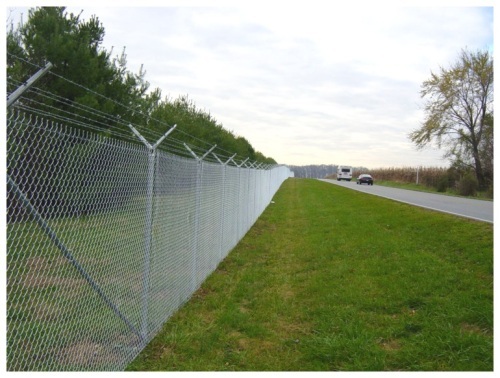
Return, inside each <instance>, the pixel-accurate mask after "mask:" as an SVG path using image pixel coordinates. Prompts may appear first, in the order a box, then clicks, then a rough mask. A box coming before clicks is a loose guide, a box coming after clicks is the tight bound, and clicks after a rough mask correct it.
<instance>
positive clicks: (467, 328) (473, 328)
mask: <svg viewBox="0 0 500 378" xmlns="http://www.w3.org/2000/svg"><path fill="white" fill-rule="evenodd" d="M460 331H461V332H462V333H474V334H476V335H488V334H490V333H491V332H490V331H489V330H488V329H483V328H481V327H479V326H478V325H476V324H469V323H462V324H460Z"/></svg>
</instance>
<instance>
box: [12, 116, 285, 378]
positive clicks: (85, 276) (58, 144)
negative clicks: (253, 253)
mask: <svg viewBox="0 0 500 378" xmlns="http://www.w3.org/2000/svg"><path fill="white" fill-rule="evenodd" d="M7 138H8V139H7V369H8V370H9V371H59V370H64V371H70V370H115V371H116V370H123V369H124V368H125V367H126V366H127V364H128V363H129V362H130V361H132V360H133V359H134V358H135V357H136V355H137V354H138V353H139V352H140V351H141V350H142V349H143V348H144V347H145V346H146V344H147V343H148V342H149V341H150V340H151V339H152V338H153V337H154V336H155V334H156V333H157V332H158V331H159V330H160V328H161V327H162V325H163V324H164V323H165V321H166V320H167V319H168V318H169V317H170V316H171V315H172V314H173V313H174V312H175V311H176V310H177V309H178V308H179V307H180V306H181V305H182V304H183V303H184V302H186V301H187V300H188V299H189V297H190V296H191V295H192V294H193V292H194V291H195V290H197V288H198V287H199V286H200V285H201V284H202V282H203V281H204V280H205V279H206V277H207V276H208V275H209V274H211V272H213V271H214V270H215V268H216V267H217V265H218V264H219V262H220V261H221V260H222V259H224V258H225V256H226V255H227V254H228V253H229V251H230V250H231V249H232V248H233V247H234V246H235V245H236V244H237V243H238V242H239V240H240V239H241V238H242V237H243V236H244V235H245V233H246V232H247V231H248V230H249V228H250V227H251V226H252V224H253V223H254V222H255V221H256V220H257V218H258V216H259V215H260V214H261V213H262V211H263V210H264V209H265V208H266V206H267V205H268V204H269V203H270V201H271V199H272V197H273V195H274V194H275V192H276V191H277V190H278V188H279V187H280V185H281V184H282V182H283V181H284V180H285V179H286V178H287V177H289V175H290V171H289V169H288V167H286V166H276V167H274V168H272V169H267V170H259V169H253V168H238V167H234V166H229V165H227V164H215V163H209V162H204V161H202V160H200V159H188V158H185V157H180V156H176V155H173V154H170V153H167V152H165V151H160V150H156V151H152V150H151V149H148V148H147V146H143V145H140V144H134V143H131V142H128V141H122V140H118V139H117V138H106V137H104V136H101V135H99V134H96V133H92V132H89V131H82V130H80V129H76V128H72V127H69V126H64V125H60V124H55V123H53V122H48V121H45V120H43V119H41V118H35V117H30V116H27V115H25V114H24V113H21V112H10V113H8V115H7Z"/></svg>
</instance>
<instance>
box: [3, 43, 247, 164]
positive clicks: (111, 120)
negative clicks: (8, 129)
mask: <svg viewBox="0 0 500 378" xmlns="http://www.w3.org/2000/svg"><path fill="white" fill-rule="evenodd" d="M7 54H8V55H9V56H10V57H12V58H14V59H17V60H19V61H22V62H24V63H26V64H28V65H31V66H33V68H35V69H37V70H39V69H41V68H42V67H41V66H39V65H37V64H35V63H33V62H30V61H28V60H26V59H24V58H22V57H19V56H17V55H15V54H12V53H9V52H7ZM47 74H48V75H52V76H54V77H57V78H59V79H61V80H64V81H65V82H67V83H69V84H71V85H75V86H77V87H79V88H81V89H83V90H84V91H86V92H88V93H91V94H93V95H95V96H98V97H99V98H102V99H104V100H106V101H109V102H111V103H113V104H115V105H117V106H119V107H120V108H123V109H125V110H126V111H128V112H130V110H131V107H130V105H125V104H122V103H120V102H118V101H116V100H115V99H113V98H110V97H108V96H105V95H103V94H101V93H99V92H96V91H95V90H92V89H90V88H87V87H85V86H83V85H81V84H79V83H77V82H75V81H73V80H70V79H68V78H66V77H64V76H62V75H59V74H57V73H55V72H53V71H48V73H47ZM8 82H9V83H10V84H11V85H17V86H20V85H22V84H24V83H23V82H21V81H16V80H14V79H12V78H9V79H8ZM27 92H28V93H29V92H31V93H34V94H36V95H39V96H42V97H45V98H47V99H51V100H53V101H57V102H60V103H62V104H65V105H66V106H68V107H71V108H73V109H75V110H79V111H81V112H83V113H85V114H86V116H84V115H82V114H78V113H73V112H69V111H65V110H63V109H61V108H58V107H54V106H50V105H48V104H45V103H42V102H39V101H38V102H37V101H36V100H34V99H31V98H27V97H26V96H23V99H24V100H28V101H31V102H33V103H37V104H38V106H40V107H43V106H45V107H47V108H52V109H53V111H54V112H57V113H65V114H66V115H67V116H66V117H65V116H63V115H61V114H54V113H51V112H48V111H42V110H41V109H37V108H36V107H33V106H31V107H30V106H28V105H27V104H21V103H20V102H18V103H17V104H16V105H15V106H16V107H18V108H23V109H25V110H29V111H32V112H36V111H39V112H40V114H41V115H44V116H46V117H52V118H57V119H58V120H60V121H62V122H63V121H64V122H69V123H72V124H74V125H77V126H79V127H86V128H89V129H93V130H95V131H97V132H107V133H109V134H111V135H114V136H116V137H121V138H126V139H127V140H130V141H133V142H137V138H136V137H135V136H134V135H133V134H132V133H131V132H130V128H129V125H131V126H133V127H134V128H135V129H136V130H138V131H139V132H140V133H141V135H143V136H144V137H145V138H146V140H151V141H153V143H154V141H156V140H158V139H160V138H161V137H162V136H163V133H161V132H159V131H156V130H153V129H151V128H148V127H145V126H143V125H141V124H137V123H134V122H131V121H128V120H125V119H122V118H121V117H120V116H115V115H112V114H109V113H105V112H102V111H99V110H97V109H95V108H92V107H89V106H86V105H84V104H80V103H76V102H74V101H71V100H69V99H67V98H64V97H61V96H59V95H57V94H54V93H52V92H49V91H46V90H43V89H41V88H38V87H36V86H33V87H31V88H30V89H29V90H28V91H27ZM135 112H137V114H138V115H140V116H142V117H143V118H144V119H145V120H146V122H145V123H146V124H148V123H149V122H150V121H154V122H156V123H157V124H158V125H159V126H162V127H165V128H167V129H170V128H172V127H173V126H172V125H170V124H168V123H167V122H165V121H163V120H159V119H157V118H154V117H152V116H151V115H150V114H145V113H144V112H143V111H142V110H141V109H140V107H139V106H137V107H135V108H133V109H132V114H133V115H135ZM75 118H79V120H78V119H75ZM83 120H86V121H87V122H89V123H91V124H87V123H85V122H83ZM104 121H106V122H104ZM99 125H101V126H99ZM116 125H121V127H118V126H116ZM175 133H180V134H182V135H184V136H185V137H187V138H188V139H190V140H192V141H196V142H197V143H199V144H201V145H203V146H206V148H203V147H200V146H197V145H190V144H189V143H187V142H185V141H182V140H179V139H178V138H175V137H174V136H170V135H169V137H168V138H167V140H166V141H165V142H164V143H162V144H161V145H160V146H159V148H160V149H162V150H167V152H175V153H176V154H181V155H182V156H188V157H192V155H191V154H190V153H189V152H187V151H186V148H185V146H184V143H186V144H187V145H188V146H189V148H190V149H191V150H192V151H193V152H195V153H196V155H198V156H202V155H204V154H205V152H206V151H208V150H209V149H211V148H212V147H213V144H211V143H209V142H207V141H206V140H203V139H200V138H198V137H197V136H195V135H192V134H190V133H188V132H186V131H184V130H181V129H176V130H175ZM166 147H170V149H167V148H166ZM169 150H172V151H169ZM186 152H187V153H186ZM214 153H215V154H216V155H217V156H218V157H219V158H220V159H221V160H223V161H227V160H228V159H229V158H230V157H233V155H234V152H231V151H228V150H225V149H224V148H221V147H219V146H217V147H216V148H215V149H214ZM245 159H246V157H243V156H240V155H236V156H235V157H234V159H233V161H236V160H240V161H244V160H245ZM205 160H207V161H213V162H218V161H217V160H216V159H215V158H213V157H212V156H211V155H208V156H207V157H206V159H205ZM230 164H231V163H230ZM234 165H237V163H236V162H235V163H234Z"/></svg>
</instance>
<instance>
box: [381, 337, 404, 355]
mask: <svg viewBox="0 0 500 378" xmlns="http://www.w3.org/2000/svg"><path fill="white" fill-rule="evenodd" d="M380 347H381V348H382V349H383V350H385V351H387V352H394V351H397V350H399V349H401V343H400V342H399V341H398V340H382V341H381V342H380Z"/></svg>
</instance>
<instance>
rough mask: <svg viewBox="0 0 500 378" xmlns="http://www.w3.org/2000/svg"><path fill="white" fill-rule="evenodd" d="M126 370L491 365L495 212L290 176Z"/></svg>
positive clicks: (457, 367) (484, 367) (475, 368)
mask: <svg viewBox="0 0 500 378" xmlns="http://www.w3.org/2000/svg"><path fill="white" fill-rule="evenodd" d="M128 370H148V371H157V370H162V371H166V370H175V371H224V370H230V371H331V370H340V371H395V370H397V371H399V370H402V371H492V370H493V226H492V225H491V224H487V223H480V222H476V221H471V220H466V219H462V218H458V217H454V216H451V215H447V214H441V213H437V212H432V211H428V210H425V209H420V208H416V207H412V206H410V205H406V204H402V203H398V202H394V201H390V200H387V199H383V198H379V197H375V196H370V195H367V194H363V193H359V192H356V191H352V190H349V189H346V188H342V187H338V186H336V185H331V184H328V183H323V182H320V181H316V180H307V179H289V180H287V181H286V182H285V183H284V184H283V186H282V187H281V188H280V190H279V191H278V193H277V194H276V196H275V197H274V203H273V204H270V205H269V207H268V208H267V209H266V210H265V212H264V213H263V215H262V216H261V217H260V218H259V220H258V221H257V222H256V224H255V225H254V227H252V229H251V230H250V231H249V232H248V234H247V235H246V236H245V237H244V238H243V240H242V241H241V242H240V243H239V244H238V246H237V247H236V248H235V249H234V250H233V251H232V252H231V253H230V254H229V256H228V257H227V258H226V259H225V260H224V261H223V262H222V263H221V264H220V266H219V267H218V269H217V270H216V271H215V272H214V273H213V274H212V275H211V276H210V277H209V278H208V279H207V281H206V282H205V283H204V284H203V286H202V287H201V288H200V290H198V291H197V292H196V293H195V294H194V295H193V297H192V298H191V300H190V301H189V302H188V303H187V304H186V305H185V306H184V307H183V308H181V309H180V310H179V311H178V312H177V313H176V314H175V315H174V316H173V317H172V318H171V319H170V320H169V321H168V322H167V324H166V325H165V326H164V328H163V330H162V331H161V332H160V333H159V334H158V336H157V337H156V338H154V339H153V340H152V342H151V343H150V344H149V345H148V346H147V347H146V348H145V350H144V351H143V352H142V353H141V354H140V355H139V356H138V357H137V358H136V360H135V361H133V362H132V363H131V365H130V366H129V367H128Z"/></svg>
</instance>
